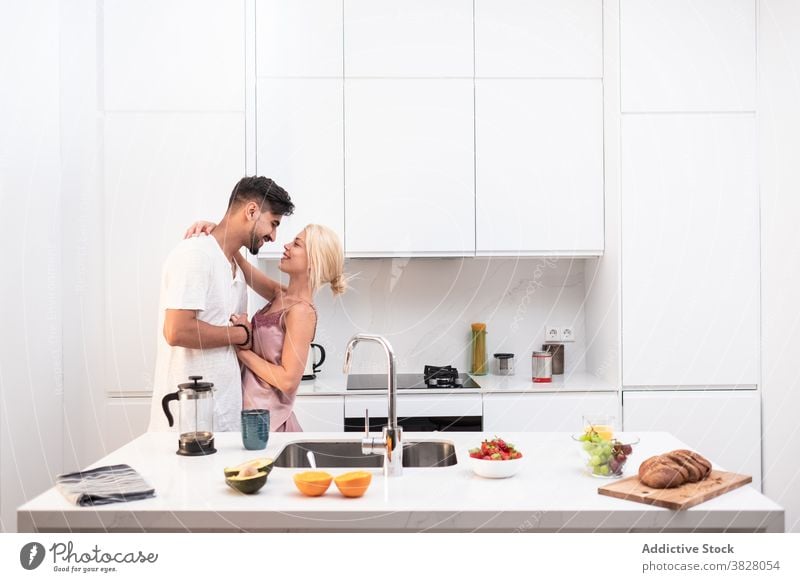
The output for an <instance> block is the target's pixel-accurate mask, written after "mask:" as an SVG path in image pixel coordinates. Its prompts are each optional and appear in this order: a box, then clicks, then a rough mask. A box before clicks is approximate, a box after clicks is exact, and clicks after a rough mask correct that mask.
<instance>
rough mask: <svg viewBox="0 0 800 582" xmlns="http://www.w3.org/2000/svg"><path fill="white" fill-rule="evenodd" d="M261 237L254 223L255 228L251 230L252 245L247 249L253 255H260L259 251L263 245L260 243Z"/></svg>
mask: <svg viewBox="0 0 800 582" xmlns="http://www.w3.org/2000/svg"><path fill="white" fill-rule="evenodd" d="M260 239H261V237H260V236H259V237H257V236H256V225H255V224H254V225H253V230H251V231H250V246H249V247H247V250H248V251H250V254H251V255H258V251H259V249H260V248H261V245H259V244H258V241H259V240H260Z"/></svg>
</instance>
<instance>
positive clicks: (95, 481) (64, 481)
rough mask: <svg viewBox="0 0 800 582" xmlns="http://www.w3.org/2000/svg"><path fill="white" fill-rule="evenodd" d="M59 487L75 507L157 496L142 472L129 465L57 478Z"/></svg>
mask: <svg viewBox="0 0 800 582" xmlns="http://www.w3.org/2000/svg"><path fill="white" fill-rule="evenodd" d="M56 488H58V490H59V491H61V493H62V495H64V497H66V498H67V500H68V501H69V502H70V503H74V504H75V505H83V506H86V505H105V504H106V503H116V502H118V501H135V500H137V499H145V498H147V497H153V496H154V495H155V492H156V491H155V489H153V488H152V487H151V486H150V485H149V484H148V483H147V481H145V480H144V479H143V478H142V476H141V475H139V473H137V472H136V471H134V470H133V469H132V468H131V467H130V466H128V465H108V466H106V467H97V468H95V469H89V470H88V471H78V472H77V473H67V474H66V475H59V476H58V477H56Z"/></svg>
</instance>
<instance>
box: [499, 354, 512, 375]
mask: <svg viewBox="0 0 800 582" xmlns="http://www.w3.org/2000/svg"><path fill="white" fill-rule="evenodd" d="M494 373H495V375H497V376H513V375H514V354H495V355H494Z"/></svg>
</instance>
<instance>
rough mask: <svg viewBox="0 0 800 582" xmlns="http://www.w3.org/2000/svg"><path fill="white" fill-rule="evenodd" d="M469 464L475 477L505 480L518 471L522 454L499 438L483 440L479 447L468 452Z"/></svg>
mask: <svg viewBox="0 0 800 582" xmlns="http://www.w3.org/2000/svg"><path fill="white" fill-rule="evenodd" d="M469 464H470V467H472V470H473V471H475V474H476V475H479V476H481V477H487V478H489V479H505V478H506V477H511V476H513V475H514V474H516V472H517V471H519V468H520V466H521V465H522V453H521V452H519V451H518V450H517V449H516V447H514V445H512V444H511V443H507V442H506V441H504V440H503V439H501V438H497V437H494V438H493V439H484V441H483V442H482V443H481V444H480V446H479V447H475V448H474V449H470V450H469Z"/></svg>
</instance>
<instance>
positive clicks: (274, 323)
mask: <svg viewBox="0 0 800 582" xmlns="http://www.w3.org/2000/svg"><path fill="white" fill-rule="evenodd" d="M294 305H296V304H294ZM309 305H311V308H312V309H313V308H314V306H313V305H312V304H311V303H309ZM291 307H292V306H291V305H290V306H289V307H285V308H283V309H281V310H279V311H273V312H272V313H267V310H268V309H269V304H268V305H267V306H266V307H264V308H263V309H262V310H261V311H259V312H258V313H256V314H255V315H254V316H253V321H252V326H253V352H254V353H255V354H256V355H258V356H260V357H261V358H263V359H265V360H266V361H268V362H270V363H271V364H275V365H278V366H280V365H281V355H282V353H283V343H284V339H285V337H286V324H285V322H284V316H285V315H286V312H287V311H288V310H289V308H291ZM297 388H298V386H295V387H294V388H292V389H291V390H289V391H283V390H278V389H277V388H275V387H273V386H272V385H271V384H269V383H268V382H266V381H265V380H262V379H261V378H259V377H258V376H256V375H255V374H254V373H253V372H252V371H251V370H250V369H249V368H247V367H245V368H244V370H243V371H242V408H243V409H244V410H248V409H253V408H266V409H267V410H269V426H270V431H272V432H301V431H302V430H303V429H302V427H301V426H300V423H299V422H297V418H296V417H295V415H294V412H293V411H292V409H293V408H294V398H295V396H296V395H297Z"/></svg>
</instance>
